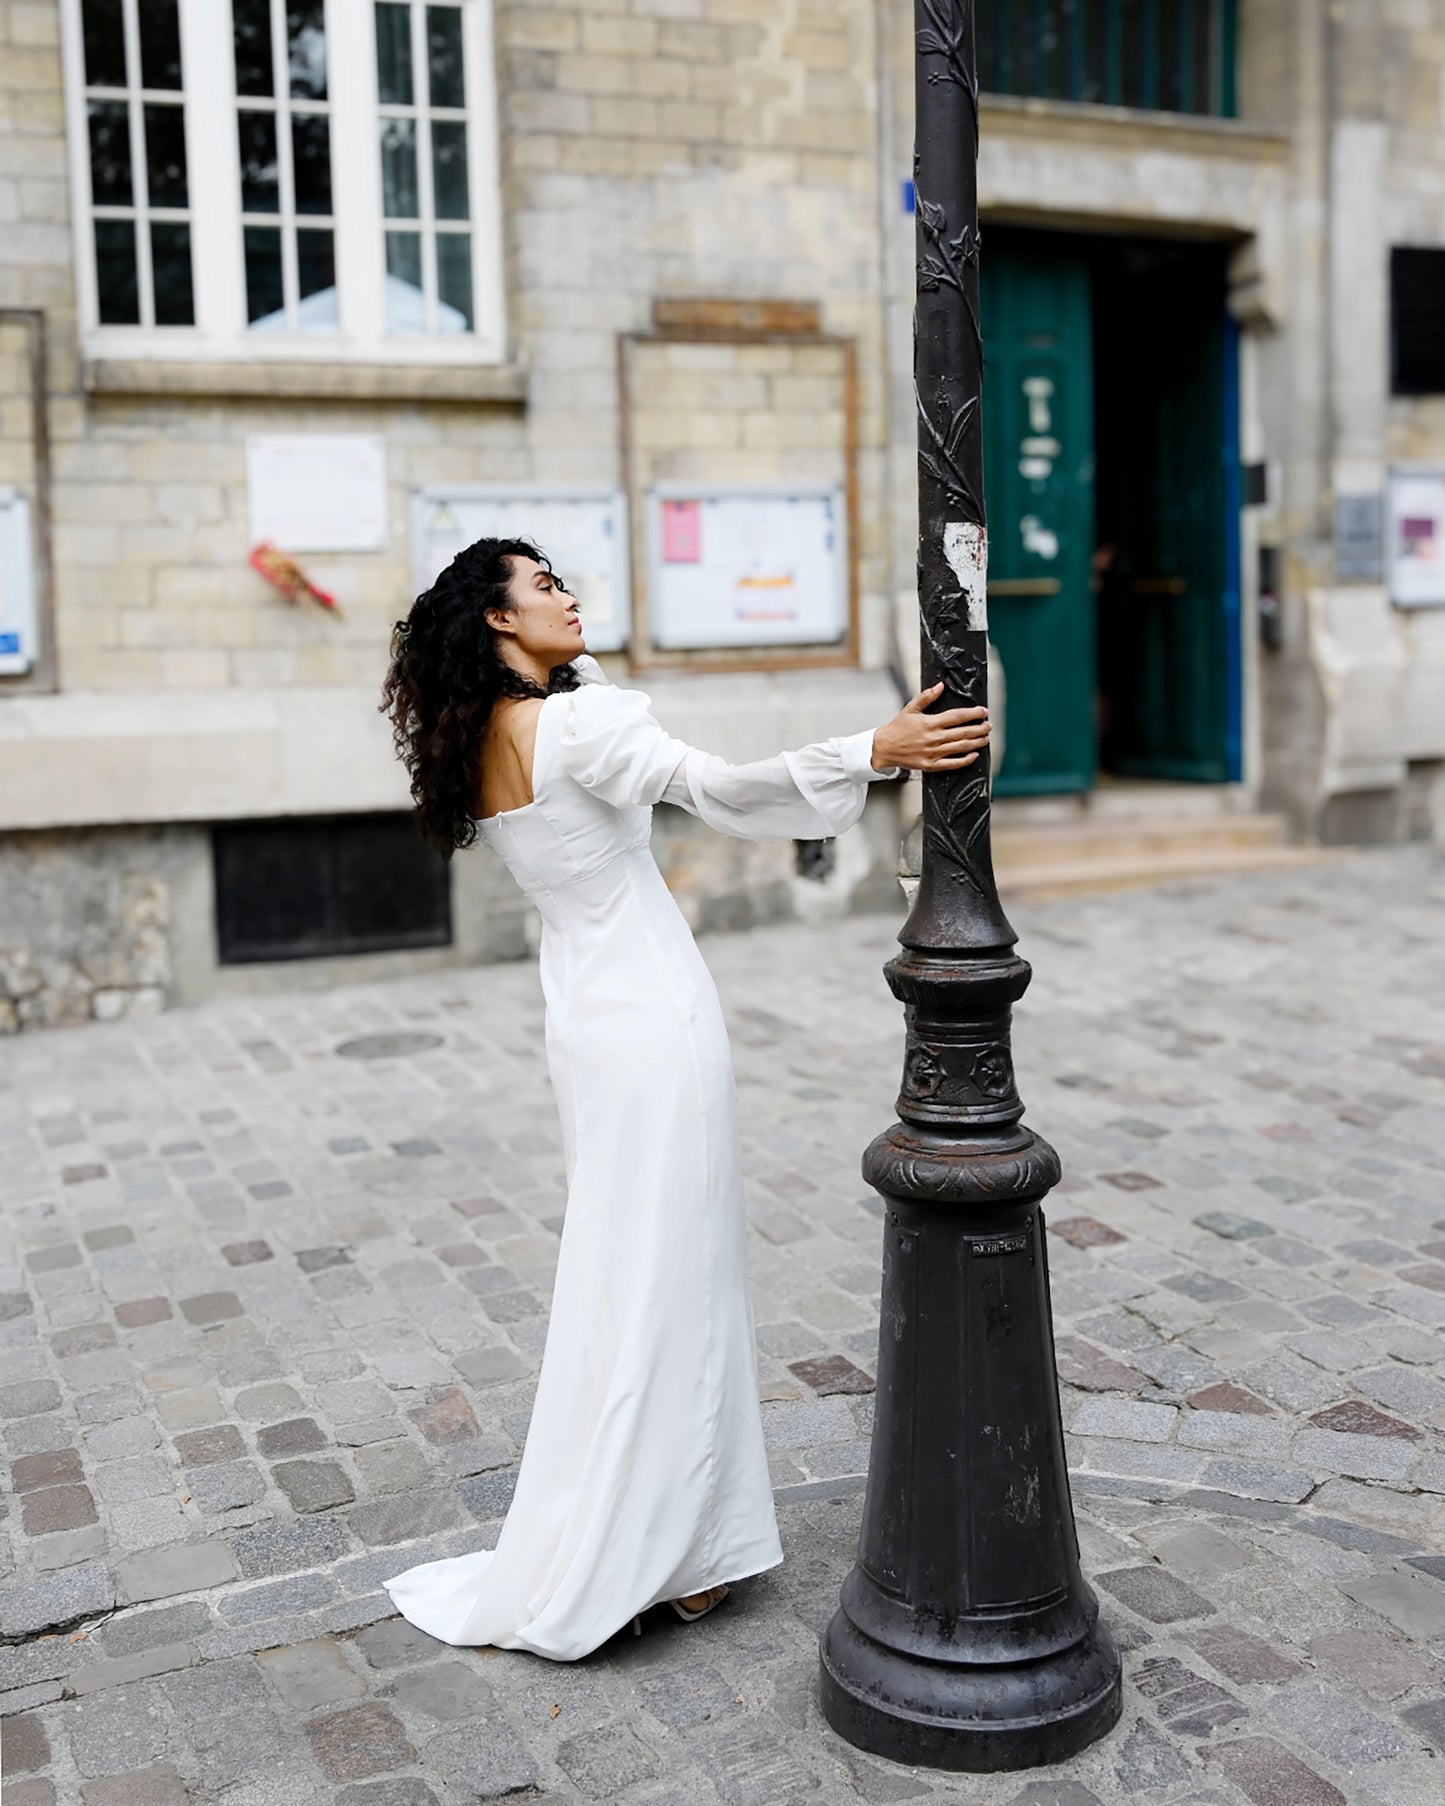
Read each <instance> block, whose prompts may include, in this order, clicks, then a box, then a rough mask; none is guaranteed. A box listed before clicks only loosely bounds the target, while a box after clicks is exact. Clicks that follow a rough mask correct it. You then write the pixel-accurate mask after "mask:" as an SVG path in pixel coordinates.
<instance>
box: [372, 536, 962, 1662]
mask: <svg viewBox="0 0 1445 1806" xmlns="http://www.w3.org/2000/svg"><path fill="white" fill-rule="evenodd" d="M583 644H584V642H583V638H582V628H581V623H580V621H579V618H578V614H577V603H576V600H575V598H573V597H572V596H571V595H570V593H569V592H568V591H567V590H566V589H564V588H563V586H562V584H561V582H560V581H559V579H558V578H557V577H556V576H555V575H554V574H553V573H552V571H551V569H550V567H549V566H548V563H547V561H546V559H545V558H544V556H543V555H542V554H541V553H540V552H539V551H538V550H537V549H536V548H535V547H534V546H532V545H531V544H529V543H528V542H526V541H521V540H480V541H478V542H477V544H476V545H474V546H471V547H468V548H467V550H465V551H464V552H462V553H459V554H458V556H457V557H456V558H455V559H454V560H453V561H452V564H451V565H450V566H449V567H448V568H447V570H446V571H444V572H443V573H442V575H441V577H439V578H438V580H437V582H436V584H435V585H434V586H433V588H432V589H430V590H428V591H426V592H425V593H424V594H423V595H421V596H419V597H418V598H417V599H416V602H415V604H414V605H413V607H412V609H411V612H410V614H409V615H408V617H407V619H406V620H405V621H401V622H398V623H397V626H396V631H395V633H394V635H393V641H392V661H391V666H390V669H389V671H388V673H387V677H386V682H385V685H384V687H383V701H382V704H381V706H382V708H383V709H384V710H386V711H387V712H388V713H389V714H390V717H391V720H392V724H393V732H394V738H395V743H396V747H397V751H398V753H399V755H400V756H401V758H402V759H403V760H404V761H405V763H406V765H407V768H408V770H409V772H410V774H411V780H412V784H411V788H412V796H413V799H414V801H415V803H416V805H417V815H418V825H419V827H420V829H421V831H422V833H423V835H424V837H425V838H426V839H427V840H428V841H429V842H430V843H431V844H432V845H434V846H436V847H437V848H438V849H439V850H441V851H443V852H445V853H447V854H450V853H451V852H452V851H453V850H455V849H456V848H459V847H464V846H468V845H470V844H471V843H472V841H473V840H474V839H475V838H476V834H477V831H478V829H480V832H481V835H482V838H483V839H484V840H485V842H486V843H487V844H488V845H489V846H490V847H492V848H493V849H494V850H495V851H496V852H497V853H499V854H500V855H501V857H502V859H503V860H504V861H505V862H506V864H507V866H508V867H509V868H510V870H511V872H512V873H513V875H514V876H515V878H516V880H517V882H518V884H519V885H520V886H521V888H522V889H523V890H524V891H525V892H526V894H527V896H528V897H529V898H530V899H531V901H532V902H533V903H534V904H535V905H536V908H537V910H538V912H539V913H540V915H541V919H542V933H541V944H540V956H539V970H540V977H541V982H542V990H543V995H544V998H545V1002H546V1052H547V1063H548V1071H549V1073H550V1076H551V1081H552V1086H553V1090H554V1092H555V1094H556V1099H557V1104H558V1108H559V1111H560V1117H561V1130H562V1143H563V1153H564V1160H565V1167H566V1176H567V1207H566V1216H565V1219H564V1226H563V1232H562V1237H561V1245H560V1247H559V1250H558V1257H557V1273H556V1281H555V1287H554V1291H553V1297H552V1307H551V1317H550V1320H549V1324H548V1330H547V1337H546V1342H545V1346H544V1349H543V1357H542V1366H541V1372H540V1374H539V1376H538V1381H537V1391H536V1398H535V1402H534V1404H533V1408H532V1418H531V1426H530V1429H529V1431H528V1435H527V1441H526V1447H525V1449H524V1452H523V1456H522V1462H521V1466H520V1469H519V1471H518V1474H517V1484H516V1491H515V1494H514V1496H513V1499H512V1502H511V1506H510V1509H509V1510H508V1512H507V1516H506V1519H505V1521H504V1523H503V1525H502V1530H501V1534H500V1537H499V1539H498V1542H497V1545H496V1547H495V1549H492V1550H478V1551H477V1552H475V1553H473V1554H468V1555H460V1556H454V1557H451V1558H448V1559H445V1560H440V1561H428V1562H423V1563H421V1564H420V1565H419V1566H416V1567H412V1568H409V1569H407V1570H406V1571H405V1572H404V1573H400V1574H395V1575H393V1576H392V1577H391V1578H390V1579H389V1580H387V1581H385V1582H384V1584H385V1586H386V1587H387V1589H388V1591H389V1592H390V1594H391V1597H392V1599H393V1601H394V1602H395V1604H396V1606H397V1608H398V1610H399V1611H400V1612H401V1614H402V1616H403V1617H405V1618H406V1619H408V1620H409V1621H410V1622H411V1623H413V1624H415V1625H417V1626H418V1627H419V1628H420V1629H422V1630H424V1631H427V1632H428V1633H429V1634H430V1635H432V1636H434V1637H438V1638H440V1639H441V1640H442V1641H443V1642H445V1643H451V1644H491V1645H495V1646H497V1647H500V1648H503V1649H526V1650H531V1651H534V1652H535V1653H536V1654H538V1655H542V1656H547V1657H550V1658H551V1659H553V1660H557V1661H574V1660H576V1659H577V1658H579V1657H581V1656H585V1655H587V1654H588V1653H589V1652H590V1651H592V1650H594V1649H596V1648H597V1647H598V1646H599V1645H600V1644H602V1643H604V1642H605V1641H606V1640H607V1639H608V1638H609V1637H610V1636H612V1635H613V1634H614V1633H615V1632H617V1631H618V1630H620V1629H622V1628H624V1627H625V1626H626V1625H627V1624H628V1623H629V1622H631V1623H632V1625H633V1628H634V1629H636V1628H638V1624H639V1614H640V1613H641V1612H643V1611H645V1610H646V1609H647V1608H648V1607H649V1606H652V1605H654V1604H658V1603H661V1602H664V1601H666V1602H670V1603H671V1604H672V1605H673V1608H674V1609H675V1610H677V1611H678V1613H679V1615H681V1616H683V1617H688V1618H691V1617H700V1616H702V1615H703V1614H704V1613H705V1612H707V1611H709V1610H711V1609H712V1607H713V1606H714V1605H716V1604H717V1603H719V1602H720V1601H721V1599H722V1598H723V1597H724V1596H725V1595H726V1592H727V1582H729V1581H731V1580H738V1579H742V1578H743V1577H745V1576H748V1575H752V1574H757V1573H760V1572H761V1571H762V1570H764V1569H766V1568H771V1567H773V1566H775V1565H776V1564H777V1563H778V1562H780V1561H781V1560H782V1559H783V1551H782V1547H781V1544H780V1543H779V1540H778V1528H777V1521H776V1518H775V1516H774V1512H773V1498H772V1489H771V1486H770V1483H769V1477H768V1463H767V1455H766V1452H765V1450H764V1446H763V1431H762V1415H761V1408H760V1405H759V1400H758V1371H757V1352H756V1346H755V1342H754V1328H753V1310H752V1302H751V1299H750V1297H749V1294H748V1287H747V1273H746V1220H745V1212H744V1195H743V1173H742V1165H741V1149H740V1140H739V1133H738V1120H737V1097H736V1092H735V1089H734V1081H733V1067H732V1058H731V1053H730V1050H729V1046H728V1038H727V1031H726V1028H725V1026H724V1022H723V1016H722V1010H721V1007H720V1005H719V1002H718V996H717V991H716V989H715V987H714V984H713V980H712V975H711V973H710V972H709V970H708V968H707V965H706V963H705V962H704V960H703V958H702V955H701V954H700V953H699V951H698V948H697V944H696V942H695V941H694V940H693V937H692V933H691V931H690V929H689V928H688V925H687V921H686V919H685V917H684V916H683V914H682V912H681V910H680V909H679V908H678V906H677V903H676V901H675V899H674V898H673V896H672V893H671V892H670V891H669V890H668V888H667V885H666V884H665V883H664V881H663V878H662V875H661V873H660V871H659V870H658V867H657V865H656V863H655V861H654V860H653V857H652V853H651V850H650V847H649V836H650V830H651V824H652V805H653V804H654V803H656V802H659V801H667V802H673V803H678V804H680V805H681V806H682V807H683V808H684V809H687V810H690V811H691V812H692V813H693V814H694V815H697V816H700V817H701V818H702V820H704V821H706V822H708V823H710V824H711V825H712V826H714V827H716V828H719V829H721V830H722V831H723V832H724V833H727V834H733V835H739V836H742V837H745V838H748V839H755V840H765V839H774V838H790V839H791V838H799V839H815V838H825V837H827V836H829V835H834V834H841V833H842V832H843V831H844V829H846V828H848V827H850V826H851V825H852V824H853V823H854V822H855V821H857V819H858V817H859V816H860V815H861V814H862V811H863V805H864V801H865V799H866V795H867V789H868V785H869V783H871V782H872V781H873V780H874V779H875V778H883V777H891V776H894V775H896V773H897V772H898V771H899V770H900V769H903V768H907V769H910V770H945V769H949V768H952V767H955V766H959V765H966V764H969V763H971V762H972V760H973V759H975V758H976V757H977V756H978V751H979V749H980V747H981V746H983V744H984V743H985V742H986V740H987V738H988V720H987V715H986V713H985V712H984V711H983V710H981V709H950V710H945V711H942V712H940V713H937V714H933V715H928V714H925V713H924V712H923V711H924V709H925V707H926V705H927V704H928V703H930V702H932V701H934V700H936V698H937V695H938V688H939V686H935V688H933V689H930V690H926V691H923V692H921V693H920V694H919V695H917V696H915V697H914V698H913V699H912V700H911V701H910V702H909V703H908V704H907V705H906V706H905V707H904V708H903V709H902V710H901V711H900V712H899V714H898V715H897V716H895V717H894V719H893V720H892V721H890V722H888V723H886V724H885V725H884V726H881V727H879V728H876V729H868V730H865V731H864V732H861V733H855V734H851V735H843V736H839V737H834V738H832V739H829V740H823V741H819V742H817V743H816V744H814V745H811V746H804V747H802V748H800V749H798V750H797V751H788V752H781V753H778V754H777V755H776V756H775V757H773V758H769V759H760V760H757V761H755V762H753V763H751V764H743V765H733V764H729V763H728V762H727V761H726V760H724V759H722V758H720V757H718V756H717V755H716V754H713V753H708V752H703V751H701V750H699V749H698V748H695V747H690V746H688V745H687V744H686V743H685V742H684V741H682V740H679V739H675V738H674V737H673V736H672V735H671V734H670V733H668V732H667V731H666V730H665V729H664V728H663V727H662V726H661V724H660V723H659V722H658V721H657V720H656V719H655V717H654V716H653V714H652V712H651V709H650V706H649V699H648V697H647V696H646V695H645V694H644V693H643V692H642V691H640V690H633V689H625V688H621V687H619V686H617V685H615V684H612V683H610V682H609V681H608V680H607V678H606V677H605V675H604V674H603V672H602V669H601V667H600V666H599V665H598V664H597V662H596V660H595V659H592V658H590V657H589V656H588V655H587V654H586V653H585V652H584V651H583V650H582V648H583Z"/></svg>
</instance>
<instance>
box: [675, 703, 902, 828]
mask: <svg viewBox="0 0 1445 1806" xmlns="http://www.w3.org/2000/svg"><path fill="white" fill-rule="evenodd" d="M873 733H874V730H873V729H872V728H871V727H870V728H867V729H865V730H864V731H863V732H862V733H858V734H841V735H839V734H835V735H834V736H833V737H832V738H831V739H828V740H816V741H814V742H813V743H812V744H811V745H809V746H800V747H798V748H797V750H796V751H790V752H780V753H774V754H773V756H772V757H771V758H769V759H754V760H751V761H750V762H749V763H747V764H745V765H733V764H731V763H730V762H729V761H728V760H726V759H724V758H722V757H720V756H719V755H718V754H717V753H710V752H703V751H702V750H701V749H700V748H698V747H695V746H692V747H689V748H688V749H687V752H686V753H685V755H684V756H683V758H682V760H681V762H680V763H679V765H678V767H677V770H676V771H675V772H674V773H673V774H672V777H671V778H670V779H669V780H668V784H667V788H666V789H665V790H664V791H663V793H662V797H661V799H660V800H661V801H662V802H665V803H677V804H678V805H679V806H680V807H682V808H684V809H686V810H688V811H689V812H690V813H691V814H693V815H696V816H697V817H698V818H699V819H700V820H702V821H705V822H706V823H707V824H708V825H709V827H713V828H717V829H718V830H720V832H722V833H724V834H732V835H734V836H736V837H737V838H738V839H741V840H826V839H828V838H829V837H830V836H831V835H834V834H841V833H843V832H844V830H845V829H847V828H851V827H852V826H853V824H854V822H856V821H857V820H858V818H859V816H860V815H862V813H863V806H864V804H865V803H866V802H867V800H868V786H869V784H870V783H871V782H873V780H874V779H876V778H891V777H896V776H897V775H898V772H899V769H900V768H899V767H898V766H896V765H893V766H887V767H885V768H884V769H883V770H881V771H880V770H875V769H874V767H873V764H872V756H873Z"/></svg>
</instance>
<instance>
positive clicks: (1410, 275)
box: [1390, 245, 1445, 395]
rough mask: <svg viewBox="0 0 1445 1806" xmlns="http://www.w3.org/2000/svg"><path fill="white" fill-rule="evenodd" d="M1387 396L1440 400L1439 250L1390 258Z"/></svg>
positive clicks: (1444, 318)
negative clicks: (1428, 397) (1421, 397)
mask: <svg viewBox="0 0 1445 1806" xmlns="http://www.w3.org/2000/svg"><path fill="white" fill-rule="evenodd" d="M1390 391H1391V393H1392V394H1394V395H1445V250H1435V249H1431V250H1421V249H1416V248H1414V247H1408V248H1407V247H1405V246H1401V245H1397V246H1396V247H1395V249H1394V250H1393V251H1391V253H1390Z"/></svg>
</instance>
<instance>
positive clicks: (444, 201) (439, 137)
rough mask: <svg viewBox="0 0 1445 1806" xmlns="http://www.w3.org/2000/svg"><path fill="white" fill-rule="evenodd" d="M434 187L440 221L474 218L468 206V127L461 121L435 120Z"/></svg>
mask: <svg viewBox="0 0 1445 1806" xmlns="http://www.w3.org/2000/svg"><path fill="white" fill-rule="evenodd" d="M431 163H432V184H433V187H434V189H435V200H434V205H435V207H436V216H437V218H438V219H470V218H471V208H470V207H469V205H468V204H467V128H466V126H465V125H464V124H463V123H462V121H461V120H460V119H434V120H433V121H432V128H431Z"/></svg>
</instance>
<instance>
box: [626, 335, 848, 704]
mask: <svg viewBox="0 0 1445 1806" xmlns="http://www.w3.org/2000/svg"><path fill="white" fill-rule="evenodd" d="M659 345H786V346H789V347H794V348H800V347H806V346H819V347H828V348H831V349H834V350H837V351H838V352H839V353H840V354H841V356H842V361H843V443H842V444H841V445H840V446H839V447H838V450H839V453H840V455H841V457H842V463H843V480H842V484H841V487H842V490H843V518H844V531H845V538H846V556H845V571H844V581H845V583H846V587H847V627H846V632H845V635H844V638H843V641H842V643H841V644H840V645H818V644H816V643H808V642H806V641H805V642H800V643H797V644H792V645H772V646H758V647H748V648H743V647H735V646H726V647H688V648H685V649H671V648H663V647H660V646H658V645H656V644H655V643H654V641H653V637H652V620H651V613H650V609H649V595H648V588H649V557H648V543H647V532H648V518H649V491H650V490H652V489H662V488H671V487H676V485H673V484H671V483H670V482H659V483H658V484H645V483H642V482H640V481H639V478H638V471H637V468H636V459H635V456H634V453H635V449H636V447H635V438H634V431H633V412H634V408H635V405H636V404H635V398H634V382H633V370H634V362H635V358H636V354H637V352H638V350H639V349H640V348H642V347H651V346H659ZM617 388H618V397H617V399H618V428H619V439H620V447H619V449H620V464H621V472H622V487H623V491H624V494H625V496H626V499H627V519H628V525H629V532H630V534H631V549H632V573H633V578H632V632H631V635H630V638H629V640H628V647H627V651H628V669H629V671H632V672H644V671H668V670H673V671H677V670H686V671H699V670H706V671H801V670H812V669H823V668H834V669H836V668H838V667H850V666H853V667H856V666H857V665H858V663H859V658H860V644H859V620H858V612H859V610H858V540H859V503H858V348H857V341H856V340H855V339H853V338H852V337H850V336H848V335H846V334H840V333H831V332H823V331H822V330H821V329H820V326H819V315H818V309H817V307H816V305H815V304H813V303H810V302H794V301H733V300H707V299H696V300H694V299H679V300H658V301H656V302H654V304H653V326H652V330H651V331H649V332H623V333H619V334H618V338H617ZM815 486H816V485H815V484H814V483H813V482H811V481H808V482H799V484H798V485H797V486H796V487H797V488H798V490H799V491H802V490H807V489H812V488H814V487H815ZM834 486H835V487H836V485H834ZM776 487H778V485H777V484H776V483H775V482H772V481H764V480H760V481H758V482H757V483H752V484H749V483H746V482H740V481H738V480H737V479H736V478H735V477H734V478H729V479H728V480H727V481H719V482H717V483H715V484H708V483H706V482H705V480H701V479H700V480H696V481H693V480H690V481H689V482H688V483H687V484H686V488H687V490H688V492H689V493H691V494H700V493H702V491H703V490H704V489H705V488H706V489H709V490H711V491H713V492H715V493H718V494H722V493H729V492H732V493H736V492H738V491H741V490H758V491H762V490H768V489H774V488H776Z"/></svg>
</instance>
